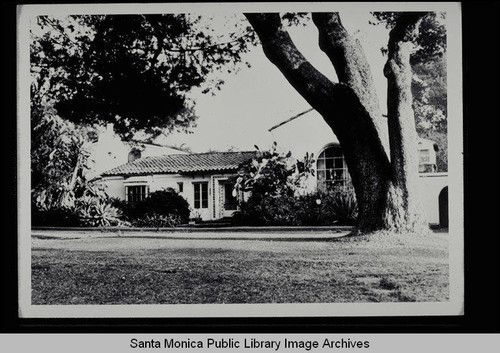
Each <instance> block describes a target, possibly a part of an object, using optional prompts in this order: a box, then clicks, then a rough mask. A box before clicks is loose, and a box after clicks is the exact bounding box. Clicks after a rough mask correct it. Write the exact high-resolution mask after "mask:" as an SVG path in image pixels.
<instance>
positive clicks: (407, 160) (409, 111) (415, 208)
mask: <svg viewBox="0 0 500 353" xmlns="http://www.w3.org/2000/svg"><path fill="white" fill-rule="evenodd" d="M423 16H424V13H418V12H413V13H403V14H401V15H400V16H399V18H398V19H397V22H396V26H395V27H394V29H393V30H392V31H391V33H390V36H389V43H388V60H387V63H386V65H385V68H384V75H385V76H386V78H387V120H388V127H389V143H390V150H391V167H392V172H391V176H392V178H391V180H390V181H389V188H388V198H387V205H386V213H385V223H386V227H387V228H391V229H396V230H401V231H411V232H421V231H423V230H424V229H426V228H428V227H427V222H426V221H425V219H424V217H423V212H422V211H423V210H422V206H421V201H420V194H419V190H418V183H419V180H418V178H419V177H418V154H417V151H418V149H417V148H418V146H417V138H418V136H417V132H416V128H415V117H414V113H413V108H412V93H411V82H412V70H411V65H410V55H411V51H412V49H413V43H412V41H413V40H414V38H415V37H416V35H417V34H418V25H419V23H420V21H421V19H422V17H423Z"/></svg>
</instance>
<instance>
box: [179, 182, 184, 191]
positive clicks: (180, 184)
mask: <svg viewBox="0 0 500 353" xmlns="http://www.w3.org/2000/svg"><path fill="white" fill-rule="evenodd" d="M177 186H178V188H177V189H178V190H179V192H183V191H184V183H183V182H178V183H177Z"/></svg>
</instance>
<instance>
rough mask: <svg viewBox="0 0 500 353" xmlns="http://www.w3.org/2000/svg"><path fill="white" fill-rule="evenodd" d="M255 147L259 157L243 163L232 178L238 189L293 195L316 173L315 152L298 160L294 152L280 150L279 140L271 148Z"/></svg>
mask: <svg viewBox="0 0 500 353" xmlns="http://www.w3.org/2000/svg"><path fill="white" fill-rule="evenodd" d="M255 148H256V149H257V151H256V155H255V157H254V158H253V159H252V160H250V161H248V162H247V163H244V164H243V165H241V166H240V169H239V171H238V175H237V176H235V177H234V178H233V179H234V180H232V181H233V182H234V184H235V191H236V192H238V191H243V192H245V191H251V192H252V195H253V196H254V197H266V196H273V197H274V196H284V195H293V194H294V193H295V192H296V191H297V190H298V189H299V188H300V186H301V183H302V182H303V181H304V180H305V179H307V177H308V176H309V174H310V175H313V176H314V170H313V169H312V165H313V164H314V159H313V155H312V154H311V155H309V154H306V156H305V158H304V159H303V160H302V161H296V160H294V159H293V158H292V153H291V152H288V153H287V154H284V153H281V152H279V151H278V146H277V144H276V142H274V143H273V145H272V147H271V149H270V150H269V151H261V150H259V148H258V147H257V146H255Z"/></svg>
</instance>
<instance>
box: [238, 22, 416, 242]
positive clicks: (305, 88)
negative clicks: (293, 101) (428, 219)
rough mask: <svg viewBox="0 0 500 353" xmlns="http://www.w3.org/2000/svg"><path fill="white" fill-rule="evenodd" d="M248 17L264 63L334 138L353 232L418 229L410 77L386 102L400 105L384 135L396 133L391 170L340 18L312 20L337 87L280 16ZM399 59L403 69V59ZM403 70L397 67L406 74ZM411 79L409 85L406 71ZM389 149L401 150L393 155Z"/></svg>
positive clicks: (362, 71)
mask: <svg viewBox="0 0 500 353" xmlns="http://www.w3.org/2000/svg"><path fill="white" fill-rule="evenodd" d="M246 17H247V18H248V20H249V21H250V23H251V25H252V27H253V28H254V29H255V31H256V32H257V34H258V36H259V38H260V40H261V42H262V48H263V50H264V54H265V55H266V56H267V58H268V59H269V60H270V61H271V62H272V63H273V64H274V65H276V67H277V68H278V69H279V70H280V71H281V72H282V73H283V75H284V76H285V78H286V79H287V80H288V81H289V82H290V84H291V85H292V86H293V87H294V88H295V89H296V90H297V92H298V93H299V94H301V95H302V97H304V98H305V99H306V100H307V102H308V103H309V104H310V105H311V106H312V107H313V108H314V109H315V110H316V111H318V112H319V113H320V114H321V115H322V117H323V118H324V120H325V121H326V123H327V124H328V125H329V126H330V127H331V128H332V130H333V132H334V133H335V135H336V136H337V138H338V140H339V142H340V145H341V147H342V152H343V154H344V157H345V159H346V163H347V166H348V170H349V173H350V175H351V179H352V183H353V186H354V189H355V193H356V198H357V201H358V215H359V216H358V219H359V222H358V226H357V232H358V233H368V232H373V231H377V230H381V229H391V230H393V231H408V230H412V229H413V228H414V227H415V226H416V225H417V224H419V222H417V221H416V219H417V217H416V216H417V213H416V211H415V207H414V204H416V203H414V202H413V200H414V198H413V197H410V196H412V195H413V192H414V190H415V180H416V181H417V182H418V174H416V173H417V172H418V170H417V169H415V170H414V171H415V173H413V168H414V166H415V159H416V152H417V150H416V142H415V143H413V142H412V141H414V140H415V141H416V139H415V136H416V132H415V129H414V122H413V135H412V133H411V131H410V130H411V124H410V123H409V122H408V119H409V120H412V119H413V113H412V112H411V91H407V90H406V89H407V88H408V89H409V88H410V86H406V84H407V77H406V76H404V75H407V74H408V72H406V71H405V72H404V74H403V73H402V75H403V76H404V77H406V78H405V79H404V80H403V81H404V82H401V79H403V76H399V75H396V76H398V80H397V82H396V83H395V84H394V83H392V82H391V84H390V87H391V88H390V90H392V91H391V92H392V93H390V97H392V98H389V99H390V100H392V99H394V97H393V96H394V94H395V93H397V95H396V98H399V100H398V101H397V102H399V103H398V104H395V105H394V104H393V108H394V109H395V110H396V111H397V112H398V113H397V114H396V116H397V118H396V119H392V120H396V121H399V123H397V124H396V123H394V122H393V125H397V126H393V127H392V128H389V132H390V133H391V132H392V130H394V129H395V128H396V130H398V131H399V134H396V135H399V137H398V136H395V137H391V138H390V139H389V141H390V147H391V159H392V158H395V160H396V161H397V162H396V165H394V164H393V163H391V162H390V161H389V158H388V155H387V153H386V150H385V149H384V145H383V139H384V138H382V139H381V131H386V128H385V127H384V126H382V124H383V123H382V122H383V120H382V117H381V114H380V109H379V107H378V99H377V97H376V94H375V88H374V85H373V81H372V78H371V72H370V69H369V66H368V63H367V61H366V59H365V57H364V54H363V51H362V50H361V47H360V45H359V43H357V42H356V41H354V40H352V38H350V36H349V35H348V33H347V31H345V29H344V28H343V27H342V24H341V22H340V19H339V17H338V14H314V15H313V19H314V22H315V24H316V26H318V29H319V33H320V47H321V48H322V50H323V51H325V53H326V54H327V55H328V56H329V58H330V60H331V61H332V63H333V65H334V67H335V69H336V71H337V76H338V77H339V81H340V82H339V83H333V82H331V81H330V80H329V79H328V78H326V77H325V76H324V75H323V74H321V73H320V72H319V71H318V70H317V69H315V68H314V67H313V66H312V65H311V63H309V62H308V61H307V60H306V59H305V57H304V56H303V55H302V53H300V51H299V50H298V49H297V48H296V46H295V45H294V43H293V41H292V40H291V38H290V36H289V34H288V33H287V31H286V30H285V29H284V28H283V26H282V23H281V19H280V17H279V15H278V14H246ZM405 48H406V47H405ZM399 51H400V50H399V49H397V50H395V51H394V53H398V52H399ZM404 55H406V54H404ZM404 55H403V57H402V60H401V62H404V61H405V60H406V57H405V56H404ZM408 58H409V56H408ZM405 65H406V64H404V65H401V67H404V68H405V70H406V66H405ZM408 65H409V61H408ZM409 74H410V76H409V77H410V81H409V82H410V83H411V71H409ZM408 93H409V94H410V95H409V96H408ZM408 97H409V98H410V100H408ZM403 98H404V99H403ZM408 104H409V107H410V110H408ZM390 109H392V108H390ZM391 112H392V110H391ZM410 112H411V114H409V113H410ZM410 115H411V116H410ZM393 148H394V149H397V148H400V151H394V153H393V151H392V149H393ZM412 149H413V150H412ZM416 167H417V168H418V161H417V164H416ZM406 183H408V186H406ZM406 209H408V211H406Z"/></svg>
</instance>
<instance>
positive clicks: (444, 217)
mask: <svg viewBox="0 0 500 353" xmlns="http://www.w3.org/2000/svg"><path fill="white" fill-rule="evenodd" d="M439 226H440V227H441V228H448V187H447V186H446V187H444V188H443V190H441V192H440V193H439Z"/></svg>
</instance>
